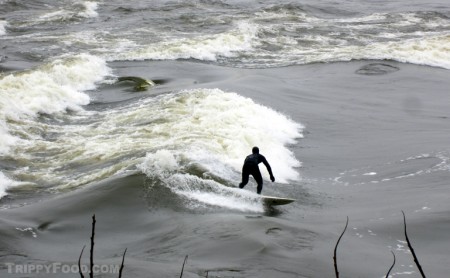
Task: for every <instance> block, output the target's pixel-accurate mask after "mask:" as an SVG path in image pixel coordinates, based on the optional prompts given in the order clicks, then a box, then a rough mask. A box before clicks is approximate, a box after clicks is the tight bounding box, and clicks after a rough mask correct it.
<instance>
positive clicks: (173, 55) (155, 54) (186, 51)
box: [109, 21, 258, 61]
mask: <svg viewBox="0 0 450 278" xmlns="http://www.w3.org/2000/svg"><path fill="white" fill-rule="evenodd" d="M257 33H258V27H257V25H256V24H252V23H249V22H247V21H241V22H238V23H237V24H236V28H235V29H232V30H230V31H228V32H225V33H219V34H215V35H199V36H195V37H193V38H182V39H179V38H176V39H175V38H166V39H165V40H164V41H162V42H159V43H155V44H151V45H149V46H144V47H142V48H141V49H138V50H133V51H129V52H124V53H122V52H121V53H118V54H113V55H111V56H110V58H109V60H146V59H152V60H176V59H198V60H204V61H216V60H217V59H218V58H219V57H232V56H235V55H236V53H237V52H241V51H247V50H250V49H252V48H253V43H254V42H255V38H256V35H257Z"/></svg>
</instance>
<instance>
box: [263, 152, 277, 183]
mask: <svg viewBox="0 0 450 278" xmlns="http://www.w3.org/2000/svg"><path fill="white" fill-rule="evenodd" d="M262 163H263V164H264V165H265V166H266V168H267V171H268V172H269V175H270V180H271V181H272V182H274V181H275V177H274V176H273V174H272V168H271V167H270V164H269V162H267V159H266V158H265V157H264V156H263V157H262Z"/></svg>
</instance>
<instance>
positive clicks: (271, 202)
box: [261, 195, 295, 206]
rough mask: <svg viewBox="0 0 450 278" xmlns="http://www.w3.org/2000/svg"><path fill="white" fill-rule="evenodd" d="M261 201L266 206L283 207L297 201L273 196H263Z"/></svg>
mask: <svg viewBox="0 0 450 278" xmlns="http://www.w3.org/2000/svg"><path fill="white" fill-rule="evenodd" d="M261 199H262V201H263V203H264V205H266V206H281V205H287V204H290V203H292V202H294V201H295V199H291V198H280V197H273V196H264V195H262V196H261Z"/></svg>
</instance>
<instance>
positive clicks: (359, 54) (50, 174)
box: [0, 0, 450, 277]
mask: <svg viewBox="0 0 450 278" xmlns="http://www.w3.org/2000/svg"><path fill="white" fill-rule="evenodd" d="M342 62H353V63H355V65H356V63H358V64H357V65H358V67H356V68H355V69H352V72H351V73H349V72H346V71H348V69H347V68H346V67H344V66H343V67H342V68H339V67H332V66H331V65H334V64H339V63H342ZM327 65H330V66H329V67H327ZM403 65H404V67H403ZM346 66H348V65H346ZM414 66H418V68H420V69H421V70H423V71H424V75H423V77H417V76H415V75H416V74H417V75H418V76H421V74H418V73H415V72H414V69H415V68H414ZM302 68H304V69H303V70H302ZM411 68H414V69H411ZM291 69H292V70H291ZM448 70H450V5H449V4H448V3H447V2H446V1H444V0H442V1H426V3H423V1H356V0H355V1H350V0H348V1H338V2H335V1H303V2H295V1H294V2H292V1H262V2H261V1H260V2H257V1H193V0H192V1H129V2H124V1H56V2H55V1H25V0H15V1H10V0H3V1H1V0H0V71H1V72H0V198H2V199H1V200H2V201H3V202H12V203H14V200H15V199H17V200H20V201H19V203H23V202H26V201H23V200H27V199H33V196H41V195H44V196H47V195H48V194H52V195H53V194H54V195H57V196H59V195H60V194H63V193H67V192H71V191H73V190H75V189H80V188H89V186H91V185H95V184H96V183H99V182H104V181H107V180H111V179H112V180H114V179H118V180H120V179H121V178H122V177H124V176H125V177H126V176H129V175H133V174H143V175H145V177H146V179H145V182H144V187H145V188H146V192H147V193H146V194H147V196H146V198H147V201H148V203H149V206H151V207H153V206H154V204H153V205H152V202H153V203H157V204H160V205H162V206H165V205H164V204H163V203H164V202H161V200H160V199H161V198H162V199H164V198H165V197H163V196H166V195H164V194H163V192H164V190H169V191H170V192H171V194H174V195H175V196H177V198H180V199H182V200H184V201H185V203H183V205H181V206H182V209H181V210H182V211H184V210H185V209H186V210H188V209H193V210H194V211H195V210H196V209H198V208H202V209H203V208H209V209H211V210H213V208H214V210H215V209H217V208H218V209H219V211H222V210H223V211H238V212H245V213H247V212H248V213H262V212H263V207H262V205H261V203H259V202H258V201H257V197H256V195H255V194H254V193H253V191H254V188H252V187H251V185H249V190H244V191H242V190H237V189H236V188H233V186H235V185H236V183H237V182H238V181H239V179H240V167H241V163H242V160H243V158H244V157H245V155H247V154H248V152H249V150H251V147H253V146H254V145H258V146H259V147H260V149H261V150H262V152H263V154H264V155H265V156H266V157H267V158H268V159H269V162H270V163H271V165H272V168H273V171H274V173H275V176H276V178H277V185H278V186H279V188H281V189H276V188H277V187H276V186H275V187H273V188H272V189H270V187H268V188H269V189H268V190H269V192H271V193H274V194H284V195H289V196H291V197H294V198H298V199H299V200H302V201H304V202H305V204H306V205H307V206H308V205H311V206H312V207H314V210H315V209H317V207H316V206H318V204H324V203H325V204H326V203H327V202H326V200H325V199H326V198H325V197H324V198H325V199H321V198H320V196H321V194H322V193H317V192H316V193H317V194H319V195H318V196H314V198H312V197H311V196H310V195H308V194H310V193H306V192H305V191H304V189H303V187H302V186H306V187H308V185H310V184H313V185H314V186H324V184H333V185H334V187H333V189H332V190H333V191H334V190H336V188H349V187H350V188H352V189H351V190H353V188H357V189H355V190H356V192H360V190H361V189H360V188H361V187H363V186H366V185H384V184H386V183H387V184H391V183H392V184H393V185H392V186H394V185H396V183H397V182H403V181H405V180H408V181H410V180H412V181H413V182H412V183H413V184H415V183H419V182H420V181H422V178H424V177H425V178H428V177H430V180H429V181H435V180H436V179H440V180H441V181H442V180H444V179H445V178H442V177H441V176H443V177H446V175H448V172H449V156H450V155H449V152H450V150H449V149H448V146H446V144H445V143H444V142H445V139H443V138H445V136H447V137H448V130H449V129H447V128H448V127H449V126H448V123H447V119H448V117H449V115H448V113H447V114H446V112H445V111H446V106H448V104H447V103H446V101H447V100H448V98H447V99H446V98H445V93H444V91H445V86H446V83H445V80H446V78H445V76H446V75H448ZM295 72H298V75H296V74H295ZM399 72H400V73H399ZM431 72H432V73H431ZM341 74H342V75H341ZM346 74H347V75H346ZM389 74H391V75H389ZM395 74H398V75H395ZM428 74H429V75H428ZM129 75H132V76H140V77H143V78H148V79H153V80H155V81H156V86H154V87H152V88H149V89H148V90H147V91H144V92H134V91H133V89H132V85H130V84H128V83H117V82H116V81H117V80H118V77H120V76H129ZM348 76H352V77H348ZM369 76H383V77H380V79H365V78H366V77H369ZM386 76H394V77H386ZM324 77H325V79H323V81H321V80H320V79H321V78H324ZM347 77H348V79H347ZM335 79H336V80H335ZM341 79H342V80H341ZM280 80H282V81H281V82H280ZM376 80H380V81H379V82H378V83H377V81H376ZM338 88H339V89H338ZM380 88H381V89H380ZM418 88H419V89H420V90H421V91H420V92H419V91H417V92H416V91H415V90H416V89H417V90H418ZM427 90H430V91H429V92H426V91H427ZM368 92H370V93H368ZM386 92H388V93H389V92H392V94H391V95H382V96H381V95H379V94H382V93H386ZM361 95H363V96H361ZM438 99H442V101H441V100H438ZM397 103H400V104H398V105H399V107H400V108H397V106H395V105H397ZM307 104H309V106H308V105H307ZM319 104H320V105H319ZM393 105H394V106H393ZM348 107H351V109H350V110H347V108H348ZM377 109H380V110H377ZM399 111H400V112H399ZM403 112H404V113H405V114H404V115H406V116H407V117H413V118H412V119H411V118H400V115H403V114H401V113H403ZM398 113H400V114H398ZM406 116H405V117H406ZM414 117H416V118H414ZM421 117H422V118H421ZM356 121H360V122H356ZM332 123H333V124H332ZM400 123H401V124H400ZM414 124H416V125H417V130H416V129H415V128H416V127H415V125H414ZM371 125H372V126H373V128H374V129H371V128H370V127H371ZM324 128H329V129H327V131H326V132H322V131H321V129H324ZM360 129H363V130H365V131H364V132H365V134H370V136H372V137H370V136H369V135H367V136H365V135H364V134H359V133H358V131H359V130H360ZM378 129H379V130H378ZM377 130H378V131H377ZM394 130H398V131H399V132H398V134H397V133H395V134H393V133H394ZM411 130H413V131H411ZM340 132H343V133H345V134H348V136H349V137H348V138H347V139H346V140H343V141H339V140H341V139H339V138H340V137H339V135H340ZM416 132H417V133H418V134H417V133H416ZM424 132H428V133H427V135H426V136H425V135H423V133H424ZM317 134H319V135H320V136H319V137H315V136H316V135H317ZM408 134H409V136H408ZM446 134H447V135H446ZM377 136H379V138H380V140H381V141H382V143H380V144H381V145H383V146H386V148H385V149H383V147H382V146H380V145H378V144H377V143H378V142H377V140H376V139H373V138H375V137H377ZM389 136H392V138H395V140H394V139H392V141H389V139H386V138H388V137H389ZM305 137H307V138H309V139H308V140H309V141H308V140H306V141H304V138H305ZM381 138H382V139H381ZM411 138H414V139H411ZM422 139H423V140H422ZM328 140H329V141H328ZM348 141H349V142H348ZM399 141H402V142H399ZM421 141H424V142H423V143H420V142H421ZM303 142H306V143H303ZM311 142H313V143H311ZM304 144H309V145H312V146H313V147H311V149H310V148H309V147H308V145H304ZM347 144H350V145H351V146H352V147H354V148H353V149H351V148H350V145H347ZM408 144H409V145H408ZM330 145H331V146H341V148H339V147H336V148H334V149H328V148H331V147H329V146H330ZM317 148H319V149H320V150H319V151H318V152H316V153H314V150H317ZM368 150H370V151H368ZM327 151H330V152H329V153H328V154H327ZM347 151H348V152H347ZM366 152H369V154H367V153H366ZM381 153H384V155H385V156H386V157H383V155H381ZM390 155H392V157H391V156H390ZM312 157H314V158H312ZM327 157H339V159H338V160H333V158H330V159H329V160H327ZM346 157H352V159H346ZM305 160H306V163H305ZM310 160H312V161H314V163H313V162H311V161H310ZM360 163H362V164H360ZM301 167H305V170H301V169H302V168H301ZM317 169H321V170H317ZM324 169H325V170H324ZM330 169H332V170H330ZM262 170H263V172H264V175H265V174H266V173H265V169H262ZM436 175H437V176H439V177H440V178H434V177H435V176H436ZM266 178H267V177H266ZM266 184H268V182H266ZM314 186H313V187H314ZM440 186H442V184H441V185H440ZM389 188H394V187H389ZM400 188H402V190H403V189H404V187H403V185H402V186H400ZM439 188H441V187H439ZM328 189H329V188H328ZM345 190H348V189H345ZM398 190H399V189H398ZM306 191H307V190H306ZM313 191H315V189H313ZM319 191H320V190H319ZM338 191H339V190H338ZM152 194H153V195H152ZM324 194H330V193H329V192H327V193H324ZM354 194H357V193H354ZM364 194H367V192H364ZM380 196H381V195H380ZM380 196H379V198H381V197H380ZM415 196H416V195H415ZM166 197H167V196H166ZM310 197H311V198H310ZM158 199H159V200H158ZM429 202H431V201H429ZM312 204H313V205H312ZM2 206H3V207H4V208H9V207H10V205H8V204H6V203H5V204H3V205H2ZM15 206H17V204H14V205H12V207H15ZM173 206H174V207H175V206H178V205H175V204H174V205H173ZM374 206H376V205H374ZM437 206H439V207H441V206H443V204H439V205H437ZM421 207H427V208H428V207H429V206H427V205H423V206H421ZM202 209H199V211H203V210H202ZM418 209H419V210H420V208H418ZM293 210H294V211H295V212H293V215H295V216H298V214H301V213H303V211H304V208H303V207H302V205H300V207H299V206H296V207H294V208H293ZM216 232H219V231H216ZM314 232H318V231H314ZM318 233H320V232H318ZM308 244H309V243H308ZM399 273H400V272H399ZM398 275H400V274H398ZM255 277H256V276H255ZM286 277H288V276H286ZM289 277H290V276H289ZM316 277H317V276H316ZM380 277H381V276H380Z"/></svg>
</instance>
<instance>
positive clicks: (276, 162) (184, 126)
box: [135, 89, 303, 211]
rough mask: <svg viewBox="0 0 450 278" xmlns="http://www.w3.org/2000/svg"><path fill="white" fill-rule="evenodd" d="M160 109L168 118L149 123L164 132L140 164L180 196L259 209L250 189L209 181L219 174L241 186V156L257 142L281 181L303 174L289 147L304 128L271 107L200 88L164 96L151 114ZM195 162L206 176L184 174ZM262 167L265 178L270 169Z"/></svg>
mask: <svg viewBox="0 0 450 278" xmlns="http://www.w3.org/2000/svg"><path fill="white" fill-rule="evenodd" d="M158 109H161V111H159V112H158V111H156V113H157V114H158V115H159V116H161V115H164V120H163V119H162V118H159V123H158V124H155V125H153V126H152V127H151V130H152V132H154V133H155V134H159V136H160V137H159V138H158V141H157V142H155V143H154V145H153V147H155V145H156V146H157V148H156V149H155V150H154V151H151V152H148V153H147V156H146V158H145V159H144V160H143V162H142V163H141V164H139V165H138V168H139V169H140V170H141V171H142V172H143V173H145V174H146V175H148V176H149V177H151V178H159V179H160V180H162V181H163V182H164V183H165V184H166V186H168V187H169V188H170V189H171V190H172V191H174V192H176V193H177V194H180V195H183V196H185V197H188V198H189V199H192V200H196V201H198V202H201V203H204V204H208V205H216V206H222V207H227V208H232V209H238V210H245V211H258V210H260V209H261V204H260V203H258V202H255V200H254V199H253V200H250V201H249V200H247V201H243V198H244V199H245V198H248V196H246V197H243V195H242V194H244V193H243V192H247V190H239V189H234V188H229V187H226V186H225V185H223V184H220V183H218V182H216V181H213V180H210V179H209V177H210V176H217V177H220V179H222V180H225V181H226V182H228V183H232V184H234V185H237V184H238V183H239V181H240V171H241V167H242V163H243V160H244V158H245V156H246V155H248V154H249V153H250V152H251V148H252V147H253V146H254V145H258V146H259V147H260V150H261V153H262V154H263V155H265V156H266V158H267V159H268V161H269V163H270V164H271V166H272V169H273V173H274V175H275V177H276V179H277V182H280V183H287V182H288V181H289V180H295V179H298V178H299V175H298V172H297V171H296V167H299V166H300V162H299V161H298V160H297V159H296V158H295V157H294V155H293V153H292V152H291V151H290V150H289V149H288V148H287V145H288V144H292V143H295V141H296V139H298V138H301V137H302V134H301V130H302V128H303V126H302V125H300V124H298V123H295V122H293V121H292V120H290V119H288V118H287V117H286V116H284V115H282V114H280V113H278V112H276V111H274V110H272V109H270V108H267V107H265V106H262V105H259V104H256V103H254V102H253V101H252V100H251V99H248V98H245V97H242V96H240V95H238V94H235V93H225V92H223V91H221V90H219V89H196V90H188V91H182V92H180V93H179V94H178V95H175V96H174V95H172V96H165V97H163V98H162V99H161V100H160V103H159V104H158V105H153V108H152V112H153V113H155V110H158ZM135 112H136V113H140V115H141V116H143V117H145V118H147V119H151V118H155V115H152V116H149V115H142V113H145V112H143V111H135ZM163 138H166V139H163ZM193 163H194V164H195V169H197V170H199V169H200V170H199V171H200V172H202V173H203V174H201V173H198V175H200V176H194V175H192V174H189V173H187V172H186V171H189V169H190V167H192V164H193ZM261 167H262V169H261V172H262V173H263V176H264V177H265V178H266V179H267V178H268V174H267V171H266V169H265V167H264V166H261ZM205 173H206V174H205ZM236 190H237V191H236ZM249 194H253V198H254V197H255V195H254V193H249ZM250 199H251V198H250Z"/></svg>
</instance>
